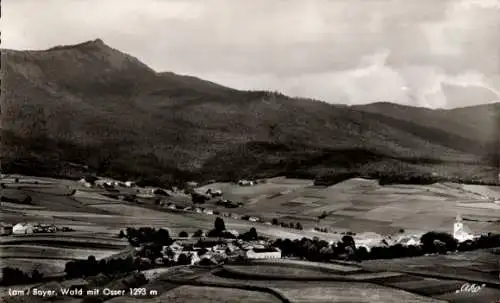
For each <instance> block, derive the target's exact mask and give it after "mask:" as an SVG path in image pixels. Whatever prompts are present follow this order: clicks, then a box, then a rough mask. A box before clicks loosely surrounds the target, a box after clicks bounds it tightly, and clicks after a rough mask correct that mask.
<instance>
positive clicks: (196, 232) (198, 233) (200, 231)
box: [193, 229, 203, 238]
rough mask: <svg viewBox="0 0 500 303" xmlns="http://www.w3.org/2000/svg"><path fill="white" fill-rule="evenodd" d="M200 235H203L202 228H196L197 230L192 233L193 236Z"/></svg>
mask: <svg viewBox="0 0 500 303" xmlns="http://www.w3.org/2000/svg"><path fill="white" fill-rule="evenodd" d="M201 236H203V230H201V229H198V230H197V231H195V232H194V233H193V237H194V238H200V237H201Z"/></svg>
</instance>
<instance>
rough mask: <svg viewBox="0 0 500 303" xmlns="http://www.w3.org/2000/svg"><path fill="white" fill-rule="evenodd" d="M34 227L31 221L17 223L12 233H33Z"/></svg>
mask: <svg viewBox="0 0 500 303" xmlns="http://www.w3.org/2000/svg"><path fill="white" fill-rule="evenodd" d="M33 231H34V227H33V225H32V224H30V223H17V224H16V225H14V226H13V227H12V233H13V234H14V235H27V234H32V233H33Z"/></svg>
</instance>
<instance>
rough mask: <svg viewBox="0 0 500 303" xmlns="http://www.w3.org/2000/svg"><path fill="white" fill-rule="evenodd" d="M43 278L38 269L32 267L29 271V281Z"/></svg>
mask: <svg viewBox="0 0 500 303" xmlns="http://www.w3.org/2000/svg"><path fill="white" fill-rule="evenodd" d="M42 279H43V274H42V273H41V272H39V271H38V269H34V270H33V272H32V273H31V281H33V282H40V281H42Z"/></svg>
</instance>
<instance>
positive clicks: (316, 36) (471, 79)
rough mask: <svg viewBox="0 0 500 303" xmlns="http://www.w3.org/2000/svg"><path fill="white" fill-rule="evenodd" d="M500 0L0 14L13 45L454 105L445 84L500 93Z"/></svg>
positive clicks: (142, 2)
mask: <svg viewBox="0 0 500 303" xmlns="http://www.w3.org/2000/svg"><path fill="white" fill-rule="evenodd" d="M499 2H500V0H439V1H437V0H420V1H405V0H371V1H364V0H335V1H333V0H311V1H303V0H288V1H286V2H285V1H278V0H276V1H269V0H252V1H247V0H204V1H196V0H106V1H100V0H87V1H85V0H71V1H69V0H45V1H39V0H4V1H3V3H2V4H3V7H2V8H3V9H4V15H3V16H2V17H3V18H2V19H1V20H0V22H1V25H2V28H3V35H2V42H3V47H8V48H17V49H18V48H21V49H26V48H28V49H41V48H42V49H43V48H48V47H52V46H54V45H60V44H71V43H79V42H83V41H86V40H91V39H95V38H98V37H99V38H102V39H103V40H104V41H105V42H106V43H107V44H109V45H110V46H112V47H114V48H117V49H120V50H122V51H124V52H127V53H130V54H132V55H134V56H137V57H138V58H139V59H141V60H142V61H144V62H145V63H146V64H148V65H150V66H151V67H153V68H154V69H156V70H158V71H173V72H177V73H182V74H190V75H195V76H200V77H205V78H207V79H208V80H211V81H215V82H219V83H221V84H225V85H228V86H234V87H236V88H242V89H271V90H279V91H283V92H285V93H288V94H291V95H298V96H304V97H312V98H318V99H322V100H325V101H328V102H334V103H337V102H342V103H365V102H371V101H380V100H389V101H397V102H400V103H406V104H414V105H426V106H448V107H449V106H453V105H454V104H455V103H456V101H454V100H453V98H454V97H453V96H452V95H450V94H446V93H444V92H443V91H442V87H443V84H446V83H448V84H450V83H449V82H450V81H451V82H454V83H451V84H450V85H455V86H456V85H459V86H460V85H461V86H463V85H465V86H467V85H469V86H479V87H484V88H485V89H488V90H491V91H493V92H495V93H498V91H499V90H500V80H499V79H500V78H499V76H498V75H499V74H500V70H499V69H500V41H499V39H498V37H500V3H499ZM458 82H459V83H460V84H457V83H458ZM466 83H468V84H466ZM402 87H405V88H406V89H402ZM454 102H455V103H454ZM471 102H472V101H471Z"/></svg>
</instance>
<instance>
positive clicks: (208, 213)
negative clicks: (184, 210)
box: [203, 208, 214, 215]
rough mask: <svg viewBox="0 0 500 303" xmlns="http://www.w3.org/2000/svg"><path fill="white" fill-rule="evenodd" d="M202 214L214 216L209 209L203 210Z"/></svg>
mask: <svg viewBox="0 0 500 303" xmlns="http://www.w3.org/2000/svg"><path fill="white" fill-rule="evenodd" d="M203 213H205V214H207V215H213V214H214V211H213V210H211V209H210V208H205V209H204V210H203Z"/></svg>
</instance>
